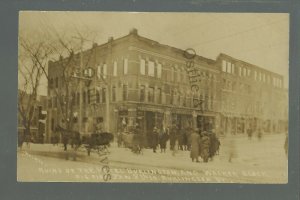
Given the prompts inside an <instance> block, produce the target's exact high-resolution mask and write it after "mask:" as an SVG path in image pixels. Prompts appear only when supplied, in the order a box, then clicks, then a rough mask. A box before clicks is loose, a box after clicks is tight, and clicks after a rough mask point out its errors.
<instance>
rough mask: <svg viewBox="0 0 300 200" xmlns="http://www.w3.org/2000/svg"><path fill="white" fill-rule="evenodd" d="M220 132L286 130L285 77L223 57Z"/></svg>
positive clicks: (286, 102) (218, 60)
mask: <svg viewBox="0 0 300 200" xmlns="http://www.w3.org/2000/svg"><path fill="white" fill-rule="evenodd" d="M216 64H217V66H218V68H219V70H220V71H221V77H222V79H221V82H222V84H221V108H222V109H221V115H222V118H221V119H222V120H221V129H222V130H223V131H224V133H228V132H229V133H233V134H236V133H246V131H247V129H251V130H257V129H259V128H260V129H262V130H263V131H264V132H284V131H286V130H287V120H288V114H287V112H288V98H287V97H288V95H287V90H286V89H284V86H283V76H282V75H279V74H276V73H273V72H270V71H268V70H265V69H263V68H260V67H257V66H255V65H252V64H250V63H247V62H244V61H241V60H238V59H235V58H233V57H230V56H227V55H225V54H220V55H219V56H218V58H217V62H216Z"/></svg>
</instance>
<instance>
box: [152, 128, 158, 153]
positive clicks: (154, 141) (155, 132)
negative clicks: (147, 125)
mask: <svg viewBox="0 0 300 200" xmlns="http://www.w3.org/2000/svg"><path fill="white" fill-rule="evenodd" d="M157 145H158V130H157V128H156V127H154V128H153V133H152V148H153V152H154V153H156V148H157Z"/></svg>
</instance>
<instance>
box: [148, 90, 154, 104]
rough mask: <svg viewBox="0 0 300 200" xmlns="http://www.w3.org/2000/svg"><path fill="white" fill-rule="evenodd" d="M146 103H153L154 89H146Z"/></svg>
mask: <svg viewBox="0 0 300 200" xmlns="http://www.w3.org/2000/svg"><path fill="white" fill-rule="evenodd" d="M148 102H154V88H153V87H149V88H148Z"/></svg>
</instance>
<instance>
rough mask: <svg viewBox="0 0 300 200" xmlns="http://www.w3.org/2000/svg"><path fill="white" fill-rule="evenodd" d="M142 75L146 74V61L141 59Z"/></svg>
mask: <svg viewBox="0 0 300 200" xmlns="http://www.w3.org/2000/svg"><path fill="white" fill-rule="evenodd" d="M140 73H141V74H142V75H145V74H146V61H145V60H144V59H141V61H140Z"/></svg>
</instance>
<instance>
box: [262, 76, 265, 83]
mask: <svg viewBox="0 0 300 200" xmlns="http://www.w3.org/2000/svg"><path fill="white" fill-rule="evenodd" d="M262 80H263V82H264V83H265V82H266V75H265V74H263V75H262Z"/></svg>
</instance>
